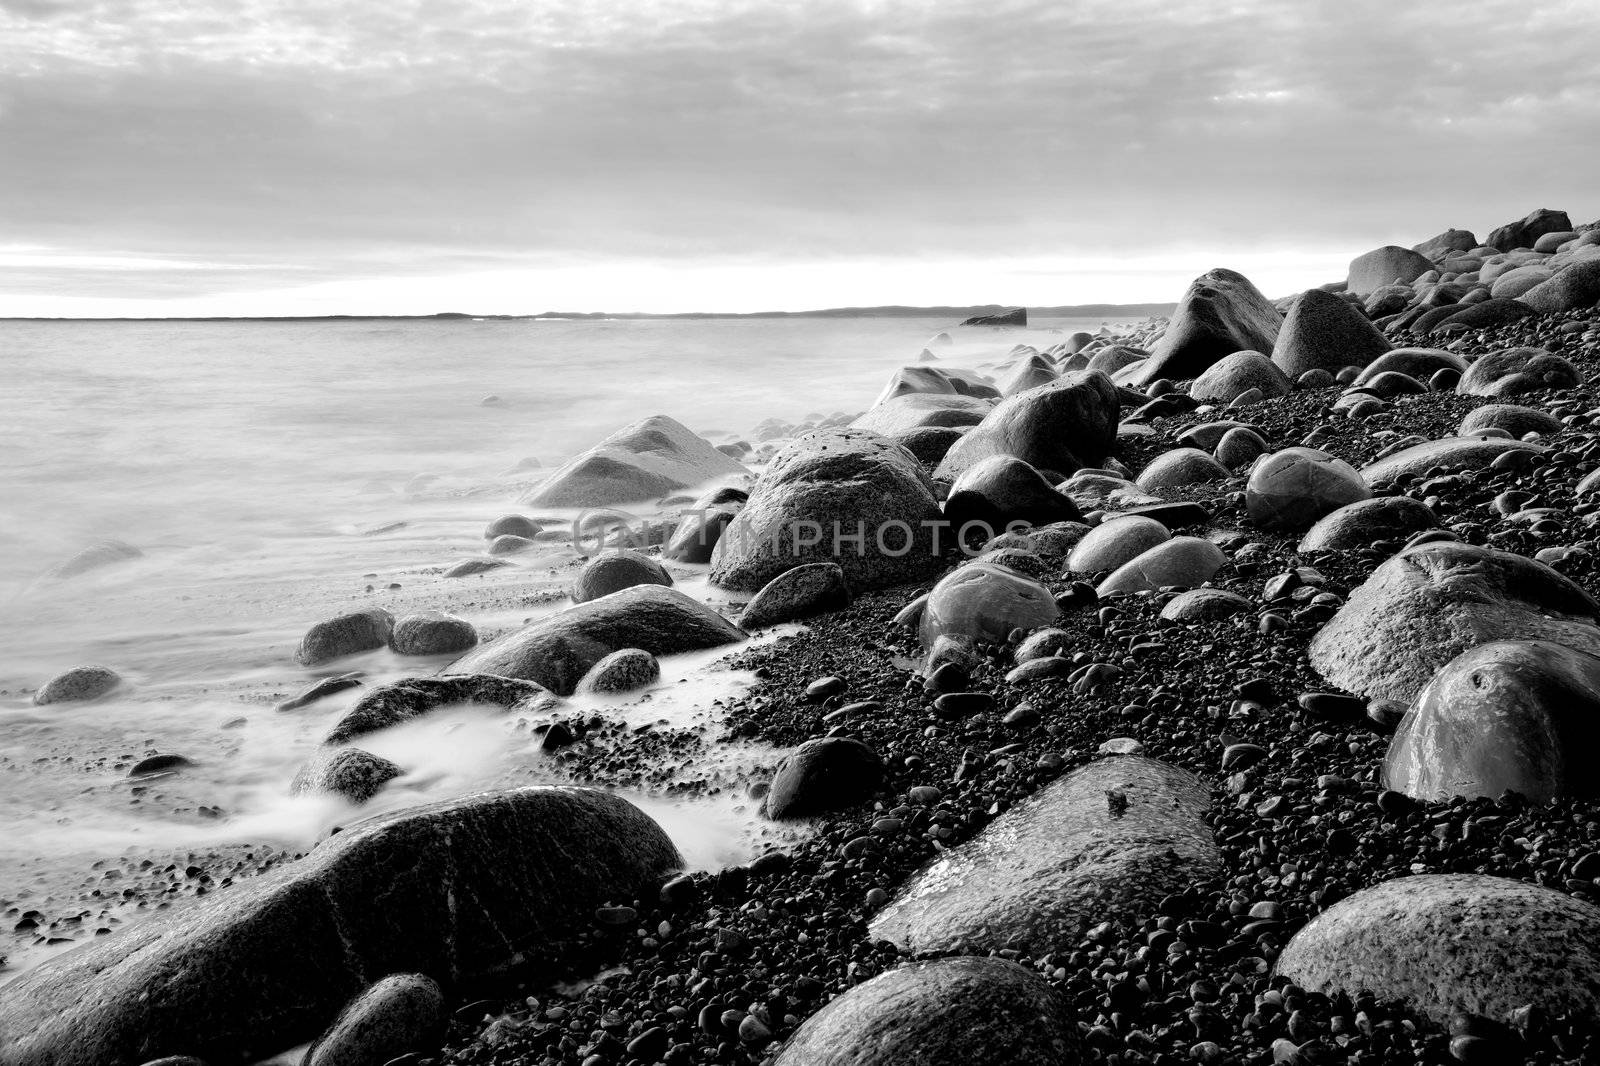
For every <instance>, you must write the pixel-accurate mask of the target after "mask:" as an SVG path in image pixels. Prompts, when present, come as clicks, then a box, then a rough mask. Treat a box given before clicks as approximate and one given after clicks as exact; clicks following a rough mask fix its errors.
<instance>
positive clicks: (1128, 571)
mask: <svg viewBox="0 0 1600 1066" xmlns="http://www.w3.org/2000/svg"><path fill="white" fill-rule="evenodd" d="M1226 565H1228V557H1227V556H1226V555H1225V554H1223V551H1222V549H1221V548H1219V547H1217V546H1216V545H1215V544H1213V543H1211V542H1210V541H1209V540H1204V539H1202V538H1200V537H1173V538H1172V539H1171V540H1169V541H1166V542H1165V543H1162V544H1158V545H1156V546H1155V547H1154V548H1151V549H1149V550H1148V551H1145V552H1143V553H1141V554H1140V555H1138V556H1136V557H1134V558H1133V559H1130V560H1129V561H1128V562H1126V563H1124V564H1123V565H1122V566H1120V567H1118V568H1117V569H1116V570H1115V571H1114V572H1113V573H1112V574H1111V576H1110V577H1107V578H1106V579H1105V580H1104V581H1102V582H1100V584H1099V585H1098V586H1097V587H1096V588H1095V592H1096V593H1097V594H1098V595H1100V596H1110V595H1114V594H1116V593H1125V592H1145V591H1149V590H1153V589H1159V588H1167V587H1168V586H1177V587H1179V588H1193V587H1194V586H1196V585H1203V584H1205V583H1206V582H1207V581H1209V580H1211V577H1212V575H1214V574H1215V573H1216V572H1217V571H1218V570H1220V569H1222V568H1223V567H1224V566H1226Z"/></svg>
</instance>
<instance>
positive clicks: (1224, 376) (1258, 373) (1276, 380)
mask: <svg viewBox="0 0 1600 1066" xmlns="http://www.w3.org/2000/svg"><path fill="white" fill-rule="evenodd" d="M1292 390H1293V384H1292V383H1291V382H1290V380H1289V378H1288V376H1287V375H1286V374H1284V372H1283V371H1282V370H1280V369H1279V368H1278V365H1277V364H1276V363H1274V362H1273V361H1272V360H1271V359H1270V358H1268V357H1267V356H1266V355H1263V354H1262V353H1261V352H1255V351H1246V352H1234V353H1233V354H1232V355H1228V356H1224V357H1223V358H1221V359H1219V360H1217V361H1216V362H1215V363H1212V364H1211V365H1210V366H1209V367H1207V368H1206V370H1205V372H1204V373H1202V374H1201V375H1200V376H1199V377H1197V378H1195V379H1194V382H1193V384H1191V385H1190V386H1189V395H1190V396H1191V397H1193V398H1194V399H1196V400H1201V401H1210V402H1214V403H1224V404H1226V403H1232V402H1233V401H1235V400H1237V399H1239V398H1240V397H1242V396H1243V395H1244V394H1245V393H1248V392H1252V391H1253V392H1255V393H1256V394H1257V395H1256V398H1257V399H1258V400H1259V399H1265V398H1268V397H1277V396H1287V395H1289V393H1290V392H1291V391H1292Z"/></svg>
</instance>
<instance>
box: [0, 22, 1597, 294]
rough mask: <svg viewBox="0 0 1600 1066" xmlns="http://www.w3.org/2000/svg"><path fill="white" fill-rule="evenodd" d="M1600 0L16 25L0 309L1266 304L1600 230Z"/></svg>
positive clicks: (3, 182)
mask: <svg viewBox="0 0 1600 1066" xmlns="http://www.w3.org/2000/svg"><path fill="white" fill-rule="evenodd" d="M1597 41H1600V3H1596V2H1595V0H1472V2H1471V3H1461V2H1459V0H1449V2H1438V0H1417V2H1407V0H1203V2H1194V0H1042V2H1020V0H923V2H904V0H802V2H789V0H652V2H644V0H504V2H502V0H275V2H264V0H232V2H218V0H0V315H40V316H57V315H65V316H79V315H83V316H93V315H131V316H162V315H191V314H240V315H278V314H333V313H348V314H429V313H433V312H437V311H468V312H477V313H533V312H539V311H546V310H573V311H595V310H611V311H682V310H714V311H751V310H766V309H774V310H800V309H805V308H815V307H835V306H857V305H872V304H887V303H909V304H919V305H929V304H959V305H965V304H980V303H1004V304H1031V305H1035V306H1038V305H1054V304H1073V303H1093V302H1141V301H1173V300H1176V299H1178V298H1179V297H1180V296H1181V294H1182V291H1183V289H1184V287H1185V285H1186V284H1187V283H1188V281H1189V280H1190V279H1191V278H1193V277H1194V275H1196V274H1198V273H1200V272H1202V271H1204V270H1206V269H1209V268H1210V267H1213V266H1229V267H1232V268H1234V269H1237V270H1241V271H1243V272H1244V273H1246V274H1247V275H1249V276H1250V277H1251V278H1252V279H1253V280H1255V281H1256V283H1257V284H1258V286H1260V287H1261V288H1262V289H1263V290H1264V291H1266V292H1267V293H1268V294H1269V295H1274V296H1278V295H1286V294H1288V293H1291V292H1294V291H1298V290H1300V289H1303V288H1306V287H1309V286H1311V285H1315V284H1319V283H1321V282H1325V281H1330V280H1336V279H1338V278H1341V277H1342V276H1343V275H1344V272H1345V267H1346V264H1347V263H1348V261H1349V260H1350V259H1351V258H1352V257H1353V256H1354V255H1356V254H1359V253H1360V252H1362V251H1365V250H1368V249H1370V248H1373V247H1376V246H1378V245H1382V244H1390V243H1396V244H1403V245H1410V244H1415V243H1417V242H1420V241H1422V240H1423V239H1425V238H1427V237H1429V236H1432V235H1433V234H1435V233H1437V232H1439V231H1441V230H1443V229H1445V228H1447V227H1451V226H1456V227H1461V228H1466V229H1471V230H1473V231H1474V232H1476V233H1477V234H1478V235H1479V236H1480V237H1482V236H1484V235H1486V234H1487V232H1488V231H1489V230H1490V229H1492V228H1494V227H1495V226H1497V225H1500V224H1502V223H1505V222H1508V221H1511V220H1512V219H1514V218H1519V217H1521V216H1522V215H1524V214H1526V213H1528V212H1529V211H1531V210H1533V209H1534V208H1538V207H1552V208H1560V209H1565V210H1567V211H1569V212H1570V213H1571V214H1572V216H1573V221H1574V222H1588V221H1593V220H1594V219H1595V218H1597V217H1600V187H1597V185H1596V181H1595V174H1596V171H1597V163H1600V139H1597V137H1596V131H1600V64H1597V63H1595V62H1594V59H1593V53H1594V48H1595V44H1596V42H1597Z"/></svg>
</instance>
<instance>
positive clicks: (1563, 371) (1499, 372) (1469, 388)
mask: <svg viewBox="0 0 1600 1066" xmlns="http://www.w3.org/2000/svg"><path fill="white" fill-rule="evenodd" d="M1582 381H1583V378H1582V376H1581V375H1580V374H1579V373H1578V368H1577V367H1575V366H1573V365H1572V364H1571V363H1569V362H1568V361H1567V360H1565V359H1563V358H1561V356H1559V355H1551V354H1550V353H1549V352H1547V351H1545V350H1544V349H1543V348H1527V347H1523V348H1507V349H1505V350H1504V351H1499V352H1490V353H1488V354H1487V355H1482V356H1479V357H1478V358H1477V359H1476V360H1475V361H1474V362H1473V364H1472V365H1471V366H1469V367H1467V372H1466V373H1465V374H1462V375H1461V381H1460V382H1459V383H1458V384H1457V385H1456V391H1457V392H1458V393H1460V394H1461V395H1463V396H1493V397H1507V396H1520V395H1522V394H1524V393H1529V392H1542V391H1544V390H1546V389H1571V388H1576V387H1577V386H1578V385H1579V384H1581V383H1582Z"/></svg>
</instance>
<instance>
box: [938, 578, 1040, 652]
mask: <svg viewBox="0 0 1600 1066" xmlns="http://www.w3.org/2000/svg"><path fill="white" fill-rule="evenodd" d="M1060 615H1061V609H1060V608H1059V607H1057V606H1056V601H1055V599H1054V598H1053V597H1052V596H1051V595H1050V590H1049V589H1047V588H1045V587H1044V586H1043V585H1041V584H1040V583H1039V582H1037V581H1035V580H1033V579H1032V578H1030V577H1027V576H1025V575H1023V574H1020V573H1018V572H1017V571H1015V570H1012V569H1011V568H1010V567H1007V566H1002V565H1000V564H998V563H991V562H985V561H983V560H981V559H980V560H974V561H973V562H970V563H967V564H966V565H965V566H961V567H959V568H957V569H956V570H954V571H952V572H951V573H949V574H946V575H945V576H944V577H943V578H941V579H940V581H939V583H938V584H937V585H935V586H934V587H933V591H932V592H930V593H929V594H928V599H927V602H926V603H925V604H924V605H923V607H922V610H921V616H920V619H919V622H918V633H919V635H920V636H921V638H922V644H923V646H924V647H927V648H932V647H933V646H934V645H935V644H936V643H937V642H938V641H939V640H940V639H941V638H943V639H949V640H955V641H959V642H962V643H974V642H983V643H988V644H999V643H1001V642H1003V641H1004V640H1005V639H1006V637H1007V636H1008V635H1009V634H1010V633H1011V631H1012V630H1013V629H1021V630H1032V629H1038V628H1039V627H1040V626H1046V625H1049V624H1050V623H1051V622H1053V621H1055V620H1056V619H1057V618H1058V617H1060Z"/></svg>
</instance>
